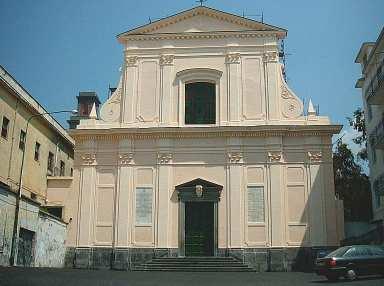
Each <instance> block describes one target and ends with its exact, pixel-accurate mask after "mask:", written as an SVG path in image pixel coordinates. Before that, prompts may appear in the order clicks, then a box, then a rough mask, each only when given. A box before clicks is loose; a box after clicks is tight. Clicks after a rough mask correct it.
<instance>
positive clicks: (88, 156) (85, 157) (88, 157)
mask: <svg viewBox="0 0 384 286" xmlns="http://www.w3.org/2000/svg"><path fill="white" fill-rule="evenodd" d="M81 161H82V165H95V164H96V154H94V153H85V154H82V155H81Z"/></svg>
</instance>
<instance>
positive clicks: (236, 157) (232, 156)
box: [227, 152, 243, 164]
mask: <svg viewBox="0 0 384 286" xmlns="http://www.w3.org/2000/svg"><path fill="white" fill-rule="evenodd" d="M227 156H228V163H232V164H236V163H242V162H243V154H242V153H241V152H229V153H228V154H227Z"/></svg>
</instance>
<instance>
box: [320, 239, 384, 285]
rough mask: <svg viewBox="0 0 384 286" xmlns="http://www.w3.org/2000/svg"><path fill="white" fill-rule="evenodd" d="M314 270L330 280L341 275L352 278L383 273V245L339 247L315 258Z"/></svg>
mask: <svg viewBox="0 0 384 286" xmlns="http://www.w3.org/2000/svg"><path fill="white" fill-rule="evenodd" d="M315 270H316V273H317V274H318V275H324V276H325V277H327V279H328V280H331V281H334V280H337V279H339V277H341V276H343V277H345V278H347V279H349V280H354V279H356V278H357V276H360V275H372V274H381V275H384V246H377V245H351V246H343V247H340V248H338V249H336V250H335V251H333V252H331V253H329V254H328V255H327V256H325V257H323V258H317V259H316V265H315Z"/></svg>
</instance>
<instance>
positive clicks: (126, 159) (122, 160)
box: [119, 152, 134, 166]
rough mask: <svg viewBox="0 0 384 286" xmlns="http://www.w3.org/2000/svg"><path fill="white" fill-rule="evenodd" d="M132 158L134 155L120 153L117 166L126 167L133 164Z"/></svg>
mask: <svg viewBox="0 0 384 286" xmlns="http://www.w3.org/2000/svg"><path fill="white" fill-rule="evenodd" d="M133 156H134V155H133V153H132V152H128V153H120V154H119V165H120V166H126V165H132V164H134V160H133Z"/></svg>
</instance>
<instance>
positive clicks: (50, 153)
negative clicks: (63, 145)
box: [47, 152, 53, 172]
mask: <svg viewBox="0 0 384 286" xmlns="http://www.w3.org/2000/svg"><path fill="white" fill-rule="evenodd" d="M47 166H48V167H47V169H48V171H51V172H53V153H52V152H49V153H48V165H47Z"/></svg>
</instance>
